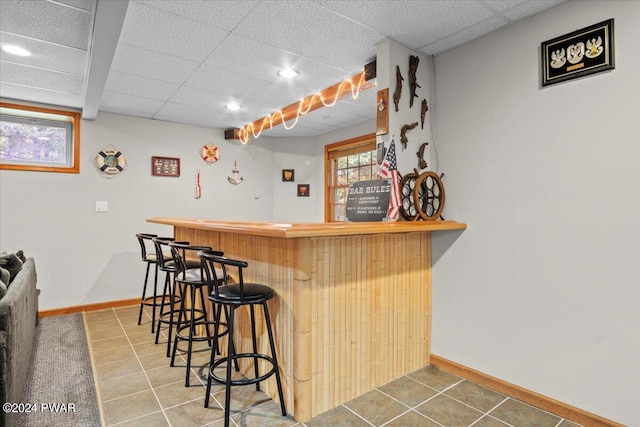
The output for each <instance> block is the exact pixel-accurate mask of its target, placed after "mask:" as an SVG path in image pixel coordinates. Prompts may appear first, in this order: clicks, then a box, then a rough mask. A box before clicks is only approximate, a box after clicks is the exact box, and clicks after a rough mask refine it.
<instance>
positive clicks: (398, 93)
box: [393, 65, 404, 112]
mask: <svg viewBox="0 0 640 427" xmlns="http://www.w3.org/2000/svg"><path fill="white" fill-rule="evenodd" d="M403 80H404V78H403V77H402V74H400V67H399V66H398V65H396V91H395V92H393V105H395V106H396V112H398V104H399V103H400V97H401V96H402V81H403Z"/></svg>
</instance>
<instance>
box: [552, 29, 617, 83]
mask: <svg viewBox="0 0 640 427" xmlns="http://www.w3.org/2000/svg"><path fill="white" fill-rule="evenodd" d="M540 52H541V58H542V86H548V85H552V84H554V83H559V82H564V81H567V80H571V79H575V78H578V77H583V76H586V75H589V74H594V73H599V72H601V71H606V70H612V69H614V68H615V63H614V45H613V19H608V20H606V21H603V22H599V23H597V24H594V25H591V26H589V27H586V28H582V29H580V30H577V31H574V32H572V33H569V34H565V35H564V36H560V37H556V38H554V39H551V40H547V41H546V42H543V43H542V44H541V48H540Z"/></svg>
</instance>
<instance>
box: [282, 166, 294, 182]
mask: <svg viewBox="0 0 640 427" xmlns="http://www.w3.org/2000/svg"><path fill="white" fill-rule="evenodd" d="M293 181H295V170H294V169H282V182H293Z"/></svg>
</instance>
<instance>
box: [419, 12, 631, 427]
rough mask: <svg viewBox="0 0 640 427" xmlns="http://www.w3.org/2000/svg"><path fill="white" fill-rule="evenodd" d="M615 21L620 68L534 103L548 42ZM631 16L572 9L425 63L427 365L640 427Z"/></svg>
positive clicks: (547, 91) (544, 94)
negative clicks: (431, 166) (430, 76)
mask: <svg viewBox="0 0 640 427" xmlns="http://www.w3.org/2000/svg"><path fill="white" fill-rule="evenodd" d="M609 18H615V44H616V46H615V54H616V69H615V70H613V71H611V72H606V73H601V74H598V75H593V76H590V77H587V78H583V79H580V80H573V81H569V82H566V83H562V84H557V85H554V86H550V87H546V88H544V89H540V88H539V78H540V76H539V69H540V64H539V47H540V43H541V42H542V41H545V40H548V39H551V38H553V37H556V36H559V35H562V34H565V33H568V32H571V31H573V30H575V29H578V28H582V27H586V26H588V25H591V24H595V23H597V22H600V21H604V20H606V19H609ZM638 23H640V2H637V1H607V2H592V1H572V2H569V3H567V4H564V5H562V6H559V7H557V8H555V9H552V10H550V11H548V12H546V13H543V14H541V15H539V16H535V17H533V18H531V19H528V20H525V21H522V22H519V23H517V24H515V25H513V26H510V27H508V28H506V29H504V30H501V31H498V32H495V33H493V34H491V35H489V36H486V37H484V38H482V39H480V40H477V41H474V42H471V43H469V44H467V45H465V46H462V47H459V48H457V49H454V50H452V51H450V52H447V53H445V54H442V55H439V56H437V57H435V59H434V61H435V70H436V73H435V77H436V83H435V86H436V92H435V95H436V99H435V103H434V109H433V110H434V111H435V113H436V118H435V127H436V132H437V137H438V141H439V145H438V149H439V154H440V156H439V157H440V162H441V169H442V171H444V172H445V173H446V176H445V178H444V184H445V187H446V190H447V199H446V206H445V216H446V217H447V218H451V219H455V220H458V221H462V222H466V223H467V224H468V229H467V230H465V231H464V232H450V233H434V242H433V243H434V261H435V266H434V271H433V343H432V351H433V353H435V354H438V355H440V356H443V357H445V358H448V359H451V360H454V361H456V362H459V363H461V364H463V365H466V366H470V367H472V368H474V369H477V370H479V371H482V372H485V373H487V374H490V375H493V376H496V377H498V378H501V379H503V380H506V381H509V382H512V383H515V384H517V385H519V386H522V387H525V388H528V389H530V390H534V391H536V392H539V393H542V394H544V395H547V396H550V397H553V398H556V399H558V400H560V401H563V402H566V403H569V404H571V405H574V406H577V407H579V408H582V409H585V410H587V411H590V412H594V413H596V414H599V415H602V416H604V417H607V418H610V419H613V420H615V421H618V422H621V423H625V424H627V425H633V426H639V425H640V388H639V386H638V385H639V384H640V363H639V362H638V361H639V360H640V334H639V333H638V328H639V326H640V310H638V301H640V281H639V277H640V275H639V274H638V272H639V270H638V266H639V265H640V58H639V56H638V42H639V41H640V27H639V26H638Z"/></svg>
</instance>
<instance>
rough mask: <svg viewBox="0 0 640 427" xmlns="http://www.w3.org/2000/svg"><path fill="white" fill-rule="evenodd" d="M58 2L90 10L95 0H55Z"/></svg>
mask: <svg viewBox="0 0 640 427" xmlns="http://www.w3.org/2000/svg"><path fill="white" fill-rule="evenodd" d="M56 1H57V2H58V3H62V4H66V5H69V6H71V7H75V8H78V9H82V10H86V11H87V12H92V11H93V8H94V6H95V4H96V1H95V0H56Z"/></svg>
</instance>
